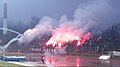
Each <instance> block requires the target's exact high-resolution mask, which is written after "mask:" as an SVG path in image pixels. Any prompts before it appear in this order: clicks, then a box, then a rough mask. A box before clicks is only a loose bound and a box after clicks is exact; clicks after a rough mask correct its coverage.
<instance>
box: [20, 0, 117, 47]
mask: <svg viewBox="0 0 120 67" xmlns="http://www.w3.org/2000/svg"><path fill="white" fill-rule="evenodd" d="M116 12H117V11H116V10H114V9H113V8H112V7H111V6H110V5H109V3H108V2H107V1H104V0H99V1H95V0H94V1H92V2H89V3H84V4H81V5H80V6H79V7H78V8H77V9H76V10H75V11H74V15H73V19H68V18H67V16H66V15H63V16H61V18H60V20H56V19H53V18H51V17H43V18H42V19H41V20H40V22H39V23H38V24H37V25H36V26H35V27H34V28H33V29H28V30H27V31H25V32H24V37H23V38H22V40H23V41H25V42H30V41H32V40H33V39H34V38H36V37H39V39H41V37H42V36H43V34H45V33H46V32H47V33H48V36H50V35H49V34H51V35H52V37H51V38H50V39H49V40H48V42H46V45H52V46H58V47H60V48H61V47H62V46H64V45H65V43H68V42H72V41H74V40H76V41H77V43H76V45H77V46H82V45H83V44H84V43H85V42H86V41H87V40H89V39H90V38H91V37H92V33H93V32H91V31H90V30H92V29H93V28H94V29H95V28H96V27H99V25H105V22H109V21H107V19H108V16H111V15H114V14H115V15H116ZM115 15H114V16H115ZM94 29H93V30H94Z"/></svg>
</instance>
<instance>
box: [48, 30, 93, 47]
mask: <svg viewBox="0 0 120 67" xmlns="http://www.w3.org/2000/svg"><path fill="white" fill-rule="evenodd" d="M91 36H92V34H91V33H90V32H88V33H86V34H81V35H79V36H76V35H74V34H72V33H68V32H64V33H56V34H54V35H53V36H52V37H51V38H50V40H49V41H48V42H47V43H46V45H52V46H53V47H54V46H59V47H61V46H63V45H64V44H65V43H68V42H73V41H75V40H76V41H77V46H79V45H81V46H82V45H83V44H84V43H85V42H86V41H87V40H89V39H90V37H91Z"/></svg>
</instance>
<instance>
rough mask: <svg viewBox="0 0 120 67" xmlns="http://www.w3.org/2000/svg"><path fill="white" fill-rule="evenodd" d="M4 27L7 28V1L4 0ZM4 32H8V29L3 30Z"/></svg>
mask: <svg viewBox="0 0 120 67" xmlns="http://www.w3.org/2000/svg"><path fill="white" fill-rule="evenodd" d="M3 28H5V29H7V1H6V0H3ZM3 34H7V30H3Z"/></svg>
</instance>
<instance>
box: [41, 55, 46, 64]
mask: <svg viewBox="0 0 120 67" xmlns="http://www.w3.org/2000/svg"><path fill="white" fill-rule="evenodd" d="M41 60H42V63H43V64H44V60H45V56H42V57H41Z"/></svg>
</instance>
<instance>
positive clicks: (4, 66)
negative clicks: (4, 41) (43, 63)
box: [0, 61, 25, 67]
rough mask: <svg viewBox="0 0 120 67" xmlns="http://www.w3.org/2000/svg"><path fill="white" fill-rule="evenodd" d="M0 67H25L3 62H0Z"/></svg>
mask: <svg viewBox="0 0 120 67" xmlns="http://www.w3.org/2000/svg"><path fill="white" fill-rule="evenodd" d="M0 67H25V66H21V65H16V64H12V63H7V62H5V61H0Z"/></svg>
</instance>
